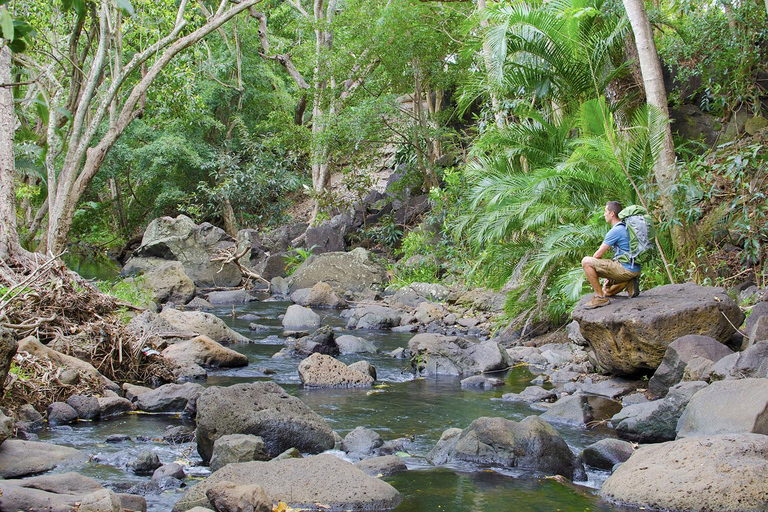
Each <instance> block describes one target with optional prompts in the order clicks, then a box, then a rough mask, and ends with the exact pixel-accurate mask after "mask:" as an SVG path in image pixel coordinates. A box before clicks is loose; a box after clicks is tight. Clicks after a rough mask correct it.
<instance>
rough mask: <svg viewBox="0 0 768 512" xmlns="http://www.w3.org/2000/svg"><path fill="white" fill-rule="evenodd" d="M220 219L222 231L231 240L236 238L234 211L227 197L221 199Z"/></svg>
mask: <svg viewBox="0 0 768 512" xmlns="http://www.w3.org/2000/svg"><path fill="white" fill-rule="evenodd" d="M221 218H222V221H223V223H224V231H226V232H227V234H228V235H230V236H232V237H233V238H237V231H238V230H237V221H236V220H235V210H234V208H232V203H231V202H230V201H229V198H228V197H222V198H221Z"/></svg>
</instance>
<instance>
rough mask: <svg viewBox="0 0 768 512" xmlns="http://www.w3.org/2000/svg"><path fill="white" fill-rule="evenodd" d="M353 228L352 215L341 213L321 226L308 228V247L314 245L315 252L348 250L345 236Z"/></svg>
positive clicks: (313, 250)
mask: <svg viewBox="0 0 768 512" xmlns="http://www.w3.org/2000/svg"><path fill="white" fill-rule="evenodd" d="M352 228H353V220H352V217H351V216H350V215H349V214H348V213H340V214H339V215H336V216H335V217H334V218H332V219H329V220H325V221H323V222H322V224H320V225H319V226H316V227H311V228H308V229H307V247H312V248H313V249H312V252H313V253H314V254H323V253H328V252H343V251H346V250H347V243H346V241H345V240H344V238H345V237H346V236H347V234H349V233H350V232H352Z"/></svg>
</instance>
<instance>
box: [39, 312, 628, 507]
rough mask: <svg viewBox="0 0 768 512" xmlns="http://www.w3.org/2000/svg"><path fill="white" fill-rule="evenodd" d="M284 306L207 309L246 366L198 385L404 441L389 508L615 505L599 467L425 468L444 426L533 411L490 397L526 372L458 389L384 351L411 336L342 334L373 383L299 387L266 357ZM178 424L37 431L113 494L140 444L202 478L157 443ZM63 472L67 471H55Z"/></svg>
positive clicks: (583, 434) (170, 497) (574, 436)
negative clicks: (563, 470) (263, 389)
mask: <svg viewBox="0 0 768 512" xmlns="http://www.w3.org/2000/svg"><path fill="white" fill-rule="evenodd" d="M288 305H289V303H286V302H257V303H251V304H248V305H244V306H236V307H235V308H233V307H232V306H227V307H221V308H218V309H216V310H214V311H213V313H215V314H217V315H218V316H220V317H221V318H222V319H224V321H225V322H227V324H228V325H230V326H231V327H232V328H234V329H235V330H237V331H239V332H241V333H242V334H244V335H245V336H247V337H249V338H250V339H252V340H253V343H250V344H240V345H232V346H231V348H233V349H234V350H237V351H238V352H241V353H243V354H245V355H246V356H248V359H249V365H248V366H247V367H245V368H237V369H221V370H213V371H210V372H209V378H208V381H207V382H206V383H205V384H204V385H206V386H213V385H217V386H227V385H232V384H235V383H242V382H253V381H258V380H274V381H275V382H277V383H278V384H280V385H281V386H282V387H284V388H285V389H286V390H287V391H288V392H289V393H291V394H293V395H295V396H297V397H299V398H300V399H301V400H302V401H304V403H306V404H307V405H308V406H309V407H311V408H312V409H313V410H314V411H316V412H317V413H318V414H320V415H321V416H323V417H324V418H325V419H326V420H327V421H328V422H329V423H330V425H331V427H332V428H333V429H334V430H336V431H337V432H338V433H339V434H340V435H341V436H342V437H343V436H344V435H345V434H346V433H347V432H349V431H351V430H352V429H354V428H355V427H357V426H363V427H366V428H371V429H373V430H376V431H377V432H379V433H380V434H381V436H382V437H383V438H384V440H385V441H387V440H392V439H397V438H408V440H409V441H408V443H407V451H408V453H409V454H410V455H411V456H410V457H407V458H405V459H404V460H405V462H406V464H407V465H408V467H409V471H407V472H405V473H403V474H400V475H396V476H392V477H388V478H386V479H385V480H386V481H388V482H389V483H391V484H392V485H393V486H394V487H395V488H397V489H398V491H400V493H401V494H402V496H403V502H402V503H401V505H399V506H398V507H397V509H396V511H397V512H416V511H419V512H423V511H425V510H433V511H444V510H450V511H485V510H505V511H518V510H519V511H521V512H522V511H547V512H549V511H562V512H609V511H613V512H618V511H620V510H624V509H620V508H616V507H611V506H610V505H608V504H605V503H603V502H601V501H600V500H598V499H597V498H596V497H595V496H594V489H595V488H597V487H599V486H600V485H601V483H602V481H603V480H604V479H605V478H606V477H607V474H606V473H601V472H591V473H589V475H588V476H589V481H588V482H587V483H586V486H575V485H572V484H570V483H560V482H557V481H554V480H551V479H547V478H545V477H544V476H543V475H535V474H531V473H527V472H523V471H518V470H510V469H504V468H475V467H471V466H469V465H462V466H455V467H441V468H434V467H432V466H431V465H430V464H429V463H428V462H426V460H425V459H424V458H423V457H424V455H425V454H426V453H427V452H428V451H429V450H430V449H431V448H432V447H433V446H434V444H435V442H436V441H437V440H438V439H439V438H440V435H441V433H442V432H443V431H444V430H445V429H447V428H451V427H459V428H465V427H466V426H468V425H469V424H470V423H471V422H472V421H473V420H475V419H477V418H478V417H481V416H501V417H504V418H507V419H511V420H521V419H523V418H525V417H526V416H529V415H531V414H538V412H536V411H534V410H532V409H530V408H529V407H527V406H526V405H523V404H512V403H506V402H502V401H501V400H499V398H500V397H501V395H502V394H504V393H511V392H515V393H517V392H520V391H522V390H523V389H524V388H525V387H526V386H528V385H529V383H530V380H531V379H532V378H533V377H534V375H533V374H532V373H530V372H529V371H528V370H527V369H525V368H517V369H514V370H511V371H509V372H504V373H501V374H499V375H495V377H498V378H501V379H503V381H504V383H505V385H504V386H501V387H497V388H494V389H490V390H479V389H466V390H464V389H461V387H460V379H459V378H455V377H437V378H414V375H413V374H412V373H411V372H410V371H409V368H408V362H407V360H402V359H400V360H398V359H394V358H392V357H390V356H389V355H388V354H387V353H386V352H389V351H391V350H394V349H396V348H399V347H404V346H406V345H407V343H408V340H409V339H410V338H411V337H412V336H413V335H412V334H404V333H391V332H384V331H355V332H354V333H352V334H354V335H356V336H360V337H365V338H367V339H369V340H371V341H372V342H373V343H374V344H375V345H376V347H377V349H378V351H379V352H378V353H377V354H356V355H348V356H341V357H340V358H339V359H340V360H342V361H343V362H345V363H352V362H354V361H357V360H360V359H366V360H368V361H369V362H371V363H372V364H373V365H374V366H375V367H376V369H377V373H378V381H377V382H376V386H375V387H374V388H372V389H370V388H369V389H304V388H303V387H302V386H301V383H300V380H299V376H298V372H297V366H298V363H299V361H300V360H299V359H293V358H286V359H274V358H272V356H273V355H274V354H275V353H276V352H278V351H279V350H280V349H281V348H283V346H284V344H283V342H284V339H283V338H282V328H281V325H280V320H279V319H278V316H279V315H281V314H283V313H284V312H285V310H286V308H287V307H288ZM318 313H319V314H320V315H321V316H323V317H324V323H326V324H329V325H332V326H333V327H334V328H336V329H337V330H339V331H341V330H343V326H344V325H345V321H344V319H341V318H339V316H338V314H337V312H330V311H318ZM250 323H257V324H260V325H263V326H266V327H267V330H266V331H263V332H258V333H256V332H253V331H251V330H250V329H249V328H248V325H249V324H250ZM178 425H186V426H188V427H190V428H192V427H193V426H194V425H193V424H192V422H191V421H189V420H185V419H183V418H181V417H179V416H178V415H157V414H155V415H149V414H129V415H126V416H121V417H118V418H114V419H111V420H106V421H99V422H80V423H77V424H76V425H73V426H66V427H55V428H51V429H46V430H44V431H43V432H41V433H40V438H41V440H46V441H50V442H55V443H58V444H63V445H69V446H73V447H76V448H79V449H81V450H83V451H85V452H86V453H89V454H91V455H92V457H91V461H90V462H89V463H88V464H86V465H85V466H84V467H81V468H78V470H79V471H80V472H82V473H83V474H85V475H88V476H91V477H94V478H97V479H99V480H100V481H103V482H108V483H111V484H113V486H114V485H115V484H116V486H117V488H118V489H119V490H122V491H125V490H127V489H129V488H130V487H131V486H134V485H138V486H143V485H146V483H147V482H148V481H149V477H140V476H136V475H134V474H132V473H131V472H130V470H127V467H128V464H129V463H130V462H131V461H132V460H134V459H135V458H136V457H137V456H138V454H139V453H140V452H141V451H142V450H145V449H149V450H154V451H156V452H157V453H158V455H159V456H160V459H161V461H162V462H164V463H168V462H174V461H177V462H181V463H183V464H186V465H187V471H188V473H189V474H190V475H192V480H193V481H192V482H188V484H190V485H191V484H192V483H194V478H200V477H204V476H206V475H207V474H208V471H207V468H204V467H199V466H197V464H199V461H200V458H199V456H198V455H197V452H196V447H195V446H194V445H193V444H186V445H180V446H174V445H170V444H168V443H165V442H164V441H162V436H163V432H164V430H165V428H166V427H167V426H178ZM556 428H557V430H558V431H559V432H560V433H561V435H562V436H563V437H564V438H565V440H566V442H567V443H568V444H569V446H570V447H571V449H572V450H573V451H574V452H576V453H578V452H579V451H580V450H581V449H582V448H583V447H584V446H586V445H588V444H590V443H592V442H595V441H597V440H599V439H602V438H605V437H611V436H613V431H612V430H610V429H607V428H605V427H601V428H598V429H593V430H583V429H575V428H566V427H561V426H556ZM112 434H127V435H129V436H130V437H131V440H130V441H126V442H122V443H116V444H110V443H106V442H104V440H105V439H106V438H107V436H109V435H112ZM334 453H337V454H338V455H340V456H343V454H340V453H338V452H334ZM67 469H71V468H61V469H59V470H60V471H64V470H67ZM187 480H190V479H187ZM136 490H137V489H136V488H135V489H133V491H136ZM181 492H183V489H182V490H169V491H165V492H163V493H161V494H150V495H148V496H147V502H148V509H149V510H150V511H151V512H164V511H168V510H170V509H171V507H172V506H173V504H174V503H175V502H176V500H177V499H178V498H179V497H180V495H181V494H180V493H181Z"/></svg>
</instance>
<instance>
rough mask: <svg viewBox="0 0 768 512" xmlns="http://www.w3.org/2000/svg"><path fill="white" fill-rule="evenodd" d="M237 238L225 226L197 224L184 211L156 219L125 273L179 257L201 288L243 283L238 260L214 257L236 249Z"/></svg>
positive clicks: (147, 230) (205, 223) (128, 263)
mask: <svg viewBox="0 0 768 512" xmlns="http://www.w3.org/2000/svg"><path fill="white" fill-rule="evenodd" d="M236 249H237V244H236V242H235V240H234V239H233V238H232V237H231V236H229V235H227V234H226V233H225V232H224V230H223V229H220V228H217V227H215V226H213V225H212V224H209V223H207V222H204V223H203V224H200V225H197V224H195V223H194V222H193V221H192V219H190V218H189V217H186V216H184V215H179V216H178V217H176V218H175V219H174V218H171V217H161V218H158V219H155V220H153V221H152V222H150V223H149V225H148V226H147V229H146V230H145V231H144V238H143V239H142V241H141V245H140V246H139V248H138V249H137V250H136V251H135V252H134V255H133V257H132V258H131V259H130V260H128V261H127V262H126V264H125V267H124V268H123V275H129V274H131V273H135V272H136V271H137V270H145V271H146V270H147V269H148V268H152V267H157V266H160V265H161V264H165V263H166V262H167V261H169V260H170V261H179V262H181V264H182V265H183V266H184V272H185V273H186V274H187V275H188V276H189V277H190V278H191V279H192V281H194V283H195V285H196V286H198V287H200V288H214V287H228V288H232V287H235V286H239V285H240V283H241V282H242V279H243V276H242V273H241V272H240V269H239V268H238V267H237V266H236V265H235V264H234V263H227V264H225V265H222V262H220V261H212V260H213V259H214V258H216V257H218V256H219V254H220V252H221V251H222V250H236Z"/></svg>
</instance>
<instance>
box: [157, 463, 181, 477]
mask: <svg viewBox="0 0 768 512" xmlns="http://www.w3.org/2000/svg"><path fill="white" fill-rule="evenodd" d="M186 476H187V475H186V473H184V468H183V467H182V466H181V464H177V463H176V462H171V463H170V464H163V465H162V466H160V467H159V468H157V469H156V470H155V471H154V472H153V473H152V480H153V481H156V480H160V479H163V478H168V477H170V478H175V479H177V480H182V479H183V478H185V477H186Z"/></svg>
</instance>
